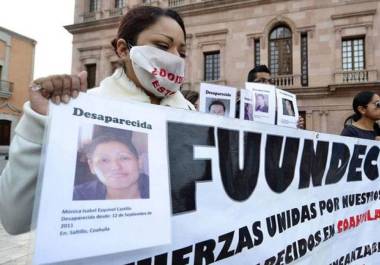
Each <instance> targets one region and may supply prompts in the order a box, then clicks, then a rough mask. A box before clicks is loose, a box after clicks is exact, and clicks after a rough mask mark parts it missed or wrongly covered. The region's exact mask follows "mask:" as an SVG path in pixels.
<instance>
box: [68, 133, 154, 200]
mask: <svg viewBox="0 0 380 265" xmlns="http://www.w3.org/2000/svg"><path fill="white" fill-rule="evenodd" d="M86 149H87V150H86V155H87V163H88V167H89V169H90V171H91V173H92V174H93V175H95V176H96V179H95V180H92V181H89V182H85V183H83V184H80V185H76V186H75V189H74V200H105V199H107V200H117V199H141V198H143V199H144V198H149V178H148V176H147V175H145V174H141V173H140V166H139V156H138V152H137V150H136V148H135V146H134V145H133V144H132V143H131V142H130V141H126V140H125V139H123V138H121V137H117V136H114V135H102V136H98V137H96V138H95V139H93V140H92V142H91V143H90V144H89V145H88V146H87V148H86Z"/></svg>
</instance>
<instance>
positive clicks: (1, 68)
mask: <svg viewBox="0 0 380 265" xmlns="http://www.w3.org/2000/svg"><path fill="white" fill-rule="evenodd" d="M2 74H3V66H2V65H0V80H3V78H2Z"/></svg>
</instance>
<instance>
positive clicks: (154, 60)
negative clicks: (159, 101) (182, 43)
mask: <svg viewBox="0 0 380 265" xmlns="http://www.w3.org/2000/svg"><path fill="white" fill-rule="evenodd" d="M129 55H130V58H131V61H132V66H133V70H134V71H135V74H136V76H137V79H138V80H139V81H140V84H141V85H142V86H143V87H144V88H145V89H146V90H148V91H149V92H151V93H152V94H154V95H155V96H156V97H159V98H163V97H166V96H170V95H173V94H174V93H175V92H177V91H178V90H179V89H180V87H181V85H182V83H183V81H184V73H185V60H184V59H182V58H181V57H179V56H176V55H174V54H171V53H169V52H165V51H163V50H160V49H158V48H155V47H152V46H133V47H132V48H131V49H130V51H129Z"/></svg>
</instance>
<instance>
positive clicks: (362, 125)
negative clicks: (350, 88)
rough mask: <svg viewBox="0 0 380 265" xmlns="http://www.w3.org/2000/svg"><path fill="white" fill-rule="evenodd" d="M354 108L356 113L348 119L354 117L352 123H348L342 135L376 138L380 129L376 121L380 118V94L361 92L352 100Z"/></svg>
mask: <svg viewBox="0 0 380 265" xmlns="http://www.w3.org/2000/svg"><path fill="white" fill-rule="evenodd" d="M352 109H353V110H354V112H355V114H353V115H351V116H350V117H348V118H347V119H346V121H347V120H349V119H352V124H349V125H347V126H346V127H345V128H344V129H343V131H342V132H341V135H342V136H349V137H357V138H362V139H369V140H376V137H377V136H378V135H379V131H380V129H379V125H378V124H377V123H376V121H378V120H380V96H379V95H378V94H375V93H374V92H371V91H363V92H360V93H359V94H357V95H356V96H355V97H354V99H353V101H352Z"/></svg>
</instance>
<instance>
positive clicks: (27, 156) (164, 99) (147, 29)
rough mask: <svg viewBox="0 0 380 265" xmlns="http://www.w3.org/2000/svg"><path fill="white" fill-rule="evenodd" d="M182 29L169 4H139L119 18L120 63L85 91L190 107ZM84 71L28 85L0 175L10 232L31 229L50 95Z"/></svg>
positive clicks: (55, 96) (79, 87)
mask: <svg viewBox="0 0 380 265" xmlns="http://www.w3.org/2000/svg"><path fill="white" fill-rule="evenodd" d="M185 36H186V31H185V27H184V24H183V21H182V19H181V17H180V16H179V15H178V14H177V13H176V12H175V11H173V10H163V9H161V8H158V7H149V6H142V7H137V8H134V9H131V10H129V11H128V12H127V14H126V15H125V16H124V17H123V18H122V21H121V23H120V26H119V29H118V33H117V37H116V38H115V39H114V40H113V41H112V45H113V47H114V49H115V52H116V53H117V55H118V56H119V57H120V63H121V65H122V67H120V68H119V69H117V70H116V71H115V73H114V74H113V75H112V76H110V77H108V78H106V79H105V80H103V81H102V82H101V84H100V87H98V88H95V89H91V91H89V93H92V94H96V95H99V96H102V97H107V98H117V99H119V100H120V99H124V100H135V101H140V102H146V103H152V104H161V105H165V106H170V107H175V108H182V109H194V106H193V105H192V104H191V103H190V102H188V101H187V100H186V99H185V98H184V97H183V96H182V94H181V93H180V92H179V91H178V90H179V88H180V86H181V84H182V82H183V74H184V64H185V62H184V59H183V58H184V57H185V51H186V44H185V39H186V38H185ZM85 80H86V76H85V75H83V74H82V75H80V76H79V77H75V76H51V77H48V78H42V79H38V80H36V81H34V82H33V85H32V86H31V88H30V91H29V93H30V95H29V99H30V102H27V103H26V104H25V105H24V115H23V117H22V118H21V120H20V122H19V124H18V126H17V128H16V135H15V137H14V138H13V141H12V144H11V146H10V150H9V161H8V163H7V165H6V167H5V169H4V171H3V173H2V175H1V178H0V212H1V214H0V218H1V221H2V224H3V226H4V228H5V229H6V230H7V231H8V232H9V233H11V234H20V233H24V232H27V231H29V230H30V223H31V217H32V212H33V201H34V194H35V188H36V182H37V175H38V167H39V163H40V157H41V147H42V142H43V134H44V130H45V123H46V116H45V115H46V114H47V109H48V101H49V100H52V101H53V102H55V103H57V104H59V103H60V102H68V101H69V99H70V97H76V96H77V95H78V92H79V91H85V90H86V84H85Z"/></svg>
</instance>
